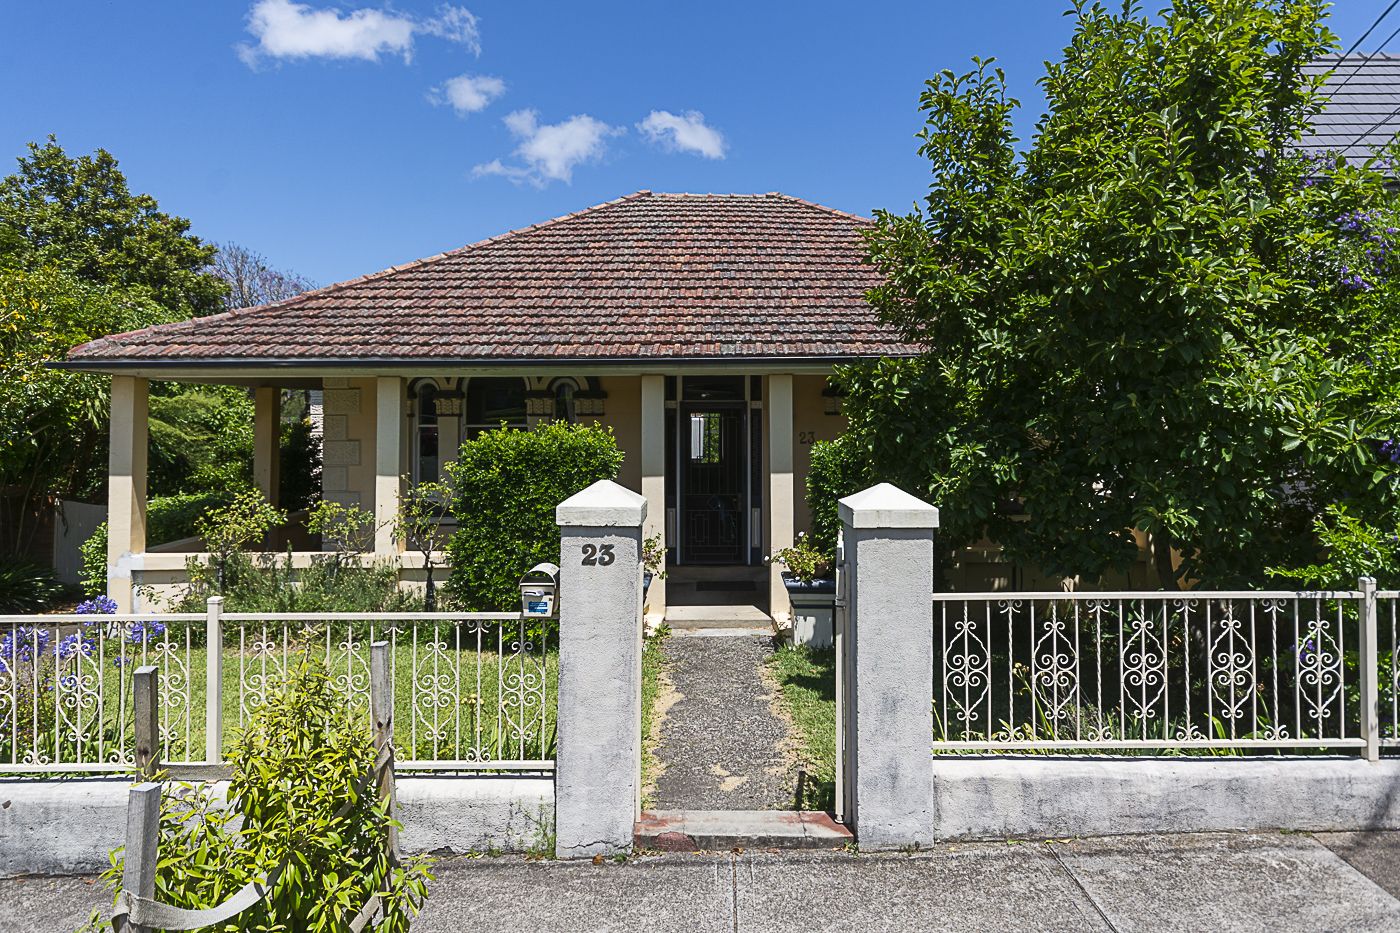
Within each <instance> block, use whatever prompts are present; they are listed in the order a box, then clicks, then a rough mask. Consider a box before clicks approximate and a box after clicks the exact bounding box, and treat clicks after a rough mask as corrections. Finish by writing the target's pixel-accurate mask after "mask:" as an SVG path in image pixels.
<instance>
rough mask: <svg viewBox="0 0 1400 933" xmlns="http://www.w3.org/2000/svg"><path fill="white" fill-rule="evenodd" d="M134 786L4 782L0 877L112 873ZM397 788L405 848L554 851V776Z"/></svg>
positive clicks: (410, 780)
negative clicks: (110, 856)
mask: <svg viewBox="0 0 1400 933" xmlns="http://www.w3.org/2000/svg"><path fill="white" fill-rule="evenodd" d="M226 786H227V785H224V784H219V785H215V793H216V794H221V793H222V792H223V788H224V787H226ZM130 787H131V783H130V781H129V780H127V779H126V778H91V779H86V778H71V779H65V780H51V781H36V780H33V779H30V778H24V779H20V778H14V779H9V780H4V781H0V876H11V875H48V874H74V873H83V874H90V873H96V872H99V871H102V870H104V869H106V868H107V867H108V866H109V865H110V860H109V859H108V853H109V852H111V850H112V849H115V848H117V847H118V846H121V845H123V844H124V842H125V834H126V806H127V792H128V789H129V788H130ZM395 792H396V794H397V797H398V799H397V810H396V813H397V816H398V819H399V820H400V822H402V823H403V831H402V833H401V834H400V836H399V844H400V847H401V848H402V849H403V851H405V852H409V853H412V852H433V853H438V854H461V853H466V852H527V851H532V850H536V851H546V852H550V853H552V852H553V842H552V834H553V826H554V781H553V778H552V777H550V776H543V777H443V776H429V777H399V778H398V779H397V780H396V781H395Z"/></svg>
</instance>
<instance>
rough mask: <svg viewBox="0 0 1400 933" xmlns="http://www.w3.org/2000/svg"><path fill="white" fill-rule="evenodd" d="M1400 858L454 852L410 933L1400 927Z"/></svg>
mask: <svg viewBox="0 0 1400 933" xmlns="http://www.w3.org/2000/svg"><path fill="white" fill-rule="evenodd" d="M1329 847H1331V848H1329ZM1397 855H1400V833H1372V834H1359V835H1328V836H1318V837H1313V836H1308V835H1298V834H1291V835H1285V834H1277V833H1273V834H1262V833H1261V834H1252V835H1235V834H1205V835H1185V836H1169V837H1114V838H1105V839H1077V840H1072V841H1062V842H1022V843H1005V842H984V843H962V844H958V845H941V846H938V847H937V848H935V849H933V850H931V851H929V852H924V853H919V854H916V855H844V854H827V853H823V854H815V853H784V854H774V853H747V852H745V853H738V854H723V855H665V856H650V857H642V858H634V859H631V860H629V861H627V862H625V863H623V864H612V863H603V864H599V865H594V864H592V863H589V862H582V863H580V862H530V861H526V860H524V859H521V858H517V857H502V858H494V859H493V858H484V859H450V860H444V861H442V862H440V863H439V865H438V868H437V875H438V880H437V881H436V882H435V883H434V884H433V885H432V886H431V887H430V890H429V897H428V905H427V909H426V910H425V911H424V913H423V915H422V916H421V917H420V918H419V919H418V920H417V922H415V923H414V925H413V930H414V933H456V931H459V930H510V931H512V933H535V931H540V933H544V931H561V933H565V931H567V933H572V931H576V930H590V931H624V930H626V931H633V930H658V931H668V933H669V931H692V930H693V931H715V933H721V931H724V933H738V931H764V933H766V931H774V933H794V931H808V930H820V931H825V930H830V931H845V930H852V929H856V930H862V931H882V930H890V931H900V933H908V931H915V930H918V931H923V930H1039V931H1058V930H1063V931H1081V930H1083V931H1097V930H1110V931H1113V930H1116V931H1125V933H1126V931H1147V930H1152V931H1156V930H1165V931H1176V930H1181V931H1188V930H1211V931H1221V933H1234V931H1256V930H1257V931H1265V930H1289V931H1314V930H1317V931H1355V933H1363V931H1393V930H1400V901H1397V900H1396V899H1395V897H1394V896H1392V894H1389V893H1387V890H1390V891H1395V890H1397V883H1400V859H1397V857H1396V856H1397ZM1348 860H1350V861H1348ZM109 900H110V899H109V898H108V897H107V895H106V894H105V892H104V891H103V890H102V888H101V886H100V885H94V884H92V883H91V881H90V880H89V879H82V878H58V879H41V878H31V879H25V880H9V881H0V929H3V930H45V931H51V930H72V929H73V928H75V927H76V926H77V925H78V924H79V923H81V922H82V921H83V920H84V919H85V918H86V917H87V915H88V912H89V911H90V910H91V909H92V908H93V907H97V906H101V907H105V906H106V905H107V904H108V903H109Z"/></svg>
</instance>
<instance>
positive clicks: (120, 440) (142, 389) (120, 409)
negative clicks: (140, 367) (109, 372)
mask: <svg viewBox="0 0 1400 933" xmlns="http://www.w3.org/2000/svg"><path fill="white" fill-rule="evenodd" d="M149 390H150V383H149V382H148V381H147V380H145V379H141V378H138V377H135V376H113V377H112V418H111V427H110V432H111V436H110V450H109V453H108V460H107V595H108V596H110V597H112V598H113V599H114V600H116V602H117V611H118V612H131V611H133V601H134V595H135V594H134V593H133V592H132V581H131V557H132V555H135V554H144V553H145V551H146V455H147V415H148V407H147V405H148V395H149Z"/></svg>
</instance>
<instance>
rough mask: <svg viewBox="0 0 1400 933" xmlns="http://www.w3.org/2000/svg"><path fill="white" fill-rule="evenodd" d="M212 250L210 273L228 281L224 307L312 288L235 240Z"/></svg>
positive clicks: (258, 302) (280, 297)
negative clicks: (211, 270) (212, 258)
mask: <svg viewBox="0 0 1400 933" xmlns="http://www.w3.org/2000/svg"><path fill="white" fill-rule="evenodd" d="M217 249H218V252H216V253H215V254H214V274H215V275H217V276H218V277H219V278H221V279H223V280H224V282H225V283H226V284H227V285H228V295H227V297H226V298H225V299H224V305H225V307H227V308H230V309H234V308H254V307H257V306H258V305H265V304H271V303H272V302H274V301H282V300H283V299H286V298H292V297H294V296H296V295H300V294H301V293H302V292H304V291H307V290H308V289H311V288H314V287H315V286H314V285H313V284H312V282H311V280H310V279H307V278H304V277H303V276H301V275H298V274H297V273H295V272H288V271H285V270H282V269H274V268H273V267H272V266H271V265H269V264H268V261H267V258H266V257H265V256H263V255H261V254H260V253H256V252H254V251H253V250H251V249H248V248H247V247H245V246H239V245H238V244H237V243H221V244H218V246H217Z"/></svg>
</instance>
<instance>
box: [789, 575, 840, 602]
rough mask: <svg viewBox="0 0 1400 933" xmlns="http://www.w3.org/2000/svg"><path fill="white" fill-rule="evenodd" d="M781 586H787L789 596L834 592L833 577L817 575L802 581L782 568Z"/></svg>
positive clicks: (827, 594)
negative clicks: (814, 577) (812, 578)
mask: <svg viewBox="0 0 1400 933" xmlns="http://www.w3.org/2000/svg"><path fill="white" fill-rule="evenodd" d="M783 586H785V587H787V591H788V594H789V595H791V596H834V595H835V594H836V578H835V577H817V578H816V579H815V580H811V581H804V580H799V579H797V578H796V577H794V576H793V575H792V574H791V573H789V572H788V571H786V570H784V571H783Z"/></svg>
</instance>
